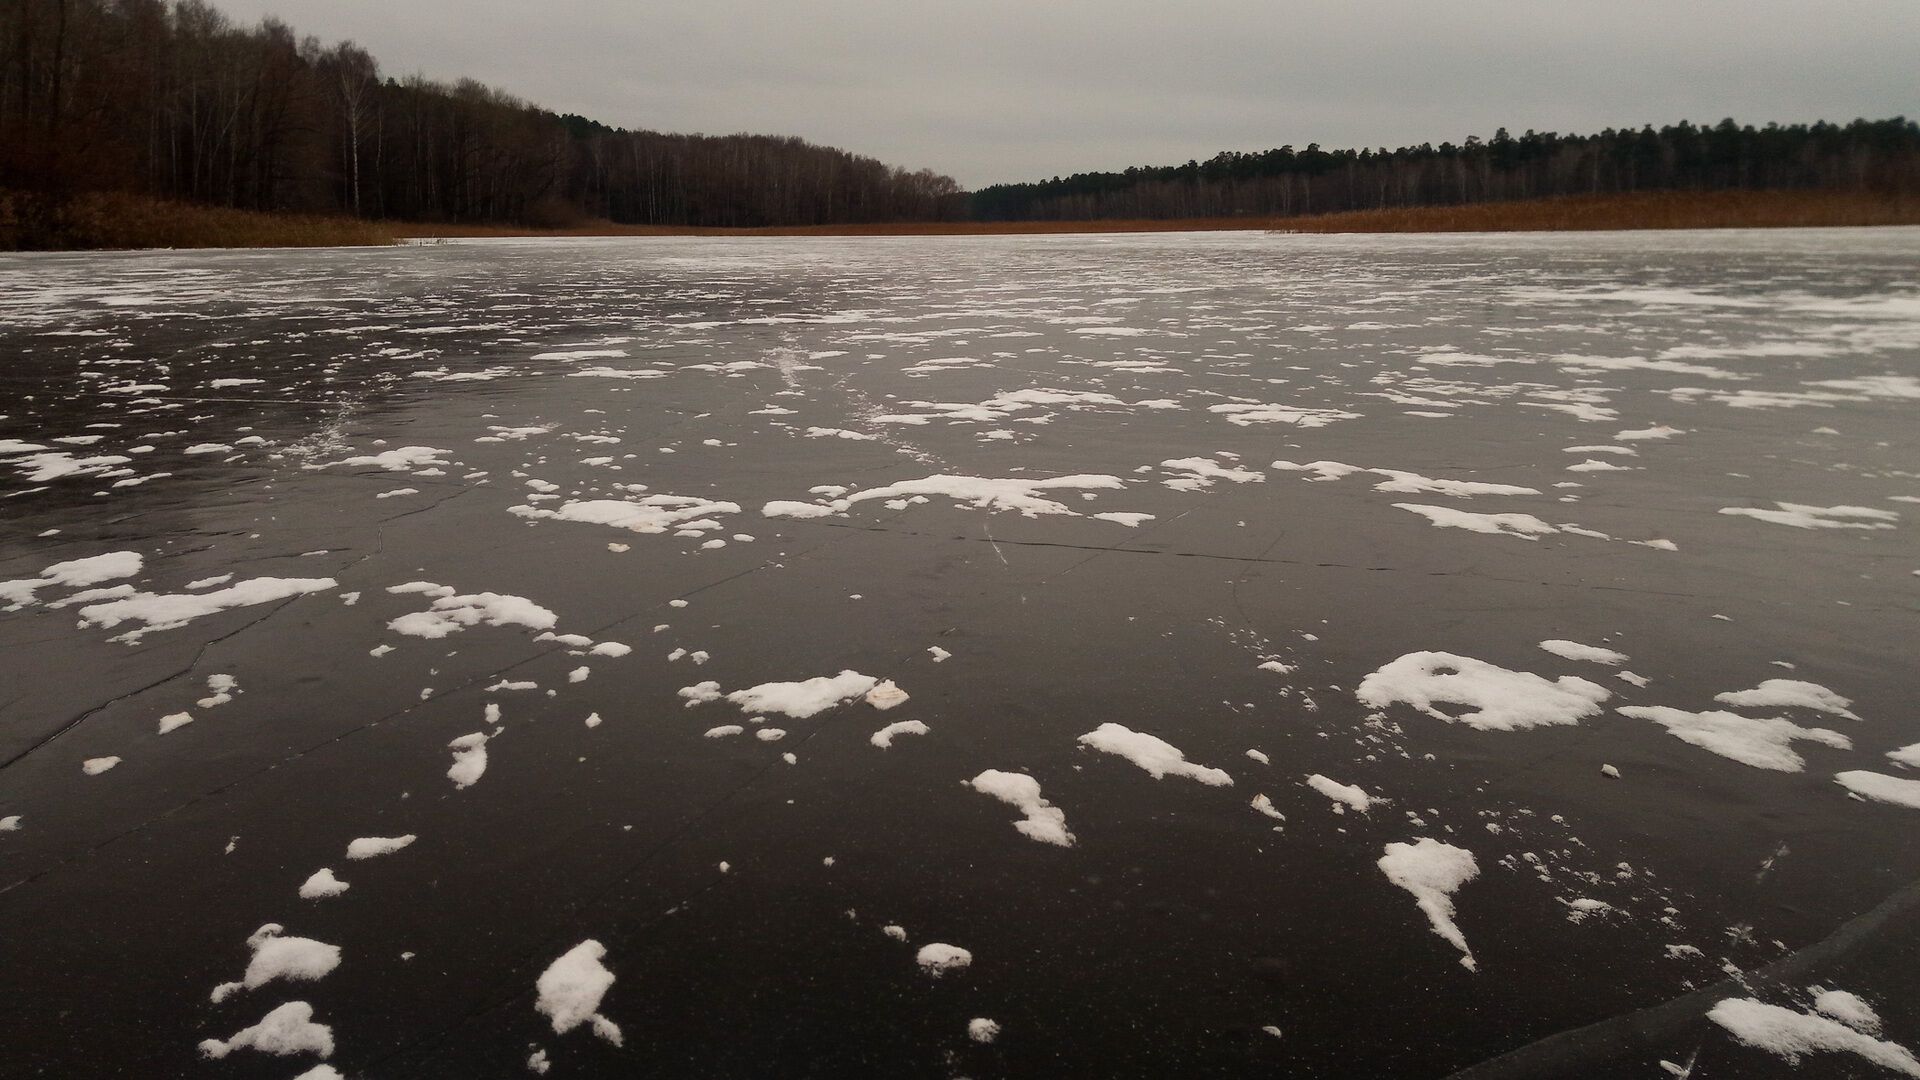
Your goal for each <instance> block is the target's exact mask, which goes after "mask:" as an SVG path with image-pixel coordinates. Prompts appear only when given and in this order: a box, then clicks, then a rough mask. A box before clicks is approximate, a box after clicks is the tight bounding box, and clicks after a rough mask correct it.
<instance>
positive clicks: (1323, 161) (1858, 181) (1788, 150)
mask: <svg viewBox="0 0 1920 1080" xmlns="http://www.w3.org/2000/svg"><path fill="white" fill-rule="evenodd" d="M1806 189H1825V190H1840V191H1874V192H1888V193H1895V194H1913V193H1916V192H1920V125H1917V124H1915V123H1914V122H1912V121H1910V120H1907V119H1905V118H1904V117H1896V118H1894V119H1891V120H1855V121H1853V122H1852V123H1850V124H1845V125H1838V124H1829V123H1818V124H1811V125H1807V124H1795V125H1791V126H1782V125H1779V124H1768V125H1767V126H1766V127H1763V128H1755V127H1752V126H1750V125H1749V126H1741V125H1740V124H1737V123H1735V122H1734V121H1732V120H1723V121H1721V122H1720V123H1719V124H1716V125H1714V126H1712V127H1697V126H1695V125H1693V124H1690V123H1685V122H1682V123H1679V124H1674V125H1672V126H1669V127H1663V128H1659V129H1657V130H1656V129H1654V128H1653V127H1651V126H1649V127H1644V128H1641V129H1640V130H1638V131H1634V130H1631V129H1622V130H1618V131H1616V130H1613V129H1608V130H1606V131H1602V132H1601V133H1600V134H1598V135H1558V134H1554V133H1552V132H1548V133H1545V134H1540V133H1537V132H1533V131H1529V132H1527V133H1526V134H1524V135H1522V136H1520V137H1519V138H1514V137H1512V136H1511V135H1509V134H1508V133H1507V130H1506V129H1505V128H1502V129H1500V130H1499V131H1498V132H1497V133H1495V135H1494V137H1493V138H1492V139H1490V140H1487V141H1484V142H1483V141H1481V140H1480V139H1479V138H1477V137H1476V138H1470V139H1468V140H1466V142H1465V143H1463V144H1461V145H1459V146H1455V145H1454V144H1452V143H1441V144H1440V145H1439V146H1433V145H1431V144H1428V143H1423V144H1421V145H1419V146H1410V147H1402V148H1400V149H1398V150H1388V149H1386V148H1384V147H1382V148H1380V149H1378V150H1364V149H1363V150H1322V149H1321V148H1320V146H1319V144H1317V143H1315V144H1312V145H1309V146H1308V147H1307V148H1306V149H1305V150H1295V149H1294V148H1293V147H1291V146H1283V147H1280V148H1279V149H1277V150H1268V151H1266V152H1264V153H1253V154H1246V153H1234V152H1228V153H1222V154H1218V155H1216V156H1214V157H1212V158H1210V159H1208V160H1207V161H1204V162H1201V161H1189V162H1187V163H1186V164H1185V165H1171V166H1163V167H1136V168H1130V169H1127V170H1126V171H1124V172H1096V173H1078V174H1076V175H1073V176H1069V177H1066V178H1065V179H1062V178H1060V177H1057V176H1056V177H1054V178H1053V179H1051V180H1043V181H1040V182H1038V183H1031V184H996V185H994V186H992V187H988V188H983V189H982V190H980V191H977V192H975V193H974V194H973V196H972V200H971V210H972V215H973V216H974V217H975V218H978V219H981V220H985V221H1036V220H1088V219H1099V218H1201V217H1232V216H1238V215H1261V216H1292V215H1298V214H1324V213H1336V212H1341V211H1349V210H1377V209H1386V208H1393V207H1413V206H1455V205H1465V204H1469V203H1480V202H1494V201H1504V200H1512V199H1535V198H1546V197H1551V196H1561V195H1601V194H1624V193H1633V192H1648V191H1729V190H1806Z"/></svg>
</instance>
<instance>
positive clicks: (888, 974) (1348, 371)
mask: <svg viewBox="0 0 1920 1080" xmlns="http://www.w3.org/2000/svg"><path fill="white" fill-rule="evenodd" d="M0 360H3V361H4V364H3V365H0V386H4V389H5V395H4V399H0V561H3V565H0V608H4V609H5V613H4V614H0V762H4V767H3V768H0V830H3V831H0V998H3V999H4V1000H5V1002H6V1007H5V1008H4V1009H3V1010H0V1074H4V1075H7V1076H50V1077H51V1076H59V1077H79V1076H129V1077H173V1076H185V1077H200V1076H205V1077H268V1078H287V1080H291V1078H293V1077H295V1076H307V1077H312V1078H315V1080H318V1078H321V1077H328V1076H333V1075H335V1073H333V1072H329V1071H327V1070H328V1068H331V1069H335V1070H337V1071H338V1075H341V1076H350V1077H364V1078H376V1077H377V1078H386V1077H394V1078H421V1077H434V1078H440V1077H445V1078H471V1077H482V1076H485V1077H492V1076H522V1075H535V1074H537V1073H541V1072H546V1071H548V1070H551V1071H550V1075H552V1076H554V1077H565V1076H574V1077H601V1076H627V1075H648V1076H689V1077H692V1076H700V1077H722V1076H724V1077H750V1076H769V1075H791V1076H799V1075H818V1076H834V1077H846V1076H887V1077H907V1076H928V1077H953V1076H967V1077H975V1078H985V1077H994V1076H1022V1077H1036V1076H1068V1075H1074V1076H1140V1077H1170V1076H1198V1075H1208V1076H1299V1077H1307V1076H1326V1077H1358V1076H1364V1077H1410V1078H1414V1077H1417V1078H1425V1077H1440V1076H1446V1075H1449V1074H1451V1073H1454V1072H1456V1071H1458V1070H1466V1069H1471V1068H1472V1067H1474V1066H1476V1065H1480V1068H1479V1070H1478V1071H1472V1072H1469V1073H1468V1075H1471V1076H1485V1077H1520V1076H1540V1077H1554V1076H1615V1075H1619V1076H1634V1077H1660V1076H1665V1075H1668V1074H1669V1072H1674V1071H1675V1070H1685V1069H1687V1068H1691V1069H1692V1072H1691V1074H1690V1075H1691V1076H1692V1077H1694V1078H1697V1080H1698V1078H1709V1077H1714V1078H1718V1077H1764V1076H1773V1075H1788V1074H1790V1073H1793V1072H1794V1067H1793V1065H1792V1064H1791V1063H1790V1061H1789V1060H1788V1058H1787V1057H1785V1056H1782V1055H1781V1054H1780V1053H1777V1052H1775V1050H1778V1049H1780V1048H1781V1047H1782V1045H1783V1044H1782V1043H1781V1042H1780V1040H1781V1039H1783V1038H1786V1037H1792V1038H1797V1039H1800V1040H1801V1045H1802V1047H1803V1048H1805V1047H1809V1046H1810V1047H1812V1048H1813V1049H1812V1050H1810V1051H1809V1053H1810V1054H1811V1056H1807V1057H1803V1058H1802V1059H1801V1061H1800V1066H1801V1068H1802V1069H1804V1070H1805V1072H1806V1073H1807V1074H1811V1075H1821V1076H1880V1075H1900V1074H1901V1072H1902V1070H1905V1071H1906V1072H1907V1074H1908V1075H1920V1065H1912V1062H1913V1059H1912V1057H1910V1056H1906V1057H1903V1056H1902V1055H1905V1054H1907V1052H1908V1050H1910V1049H1915V1048H1920V994H1916V989H1920V976H1917V975H1916V974H1915V972H1916V971H1920V966H1916V965H1917V964H1920V843H1917V842H1916V840H1915V837H1916V835H1920V831H1917V829H1920V692H1917V691H1920V675H1917V674H1916V670H1917V669H1916V642H1920V576H1916V575H1920V424H1917V423H1916V414H1917V411H1920V230H1913V229H1906V230H1901V229H1887V230H1849V231H1831V232H1826V231H1805V232H1767V233H1760V232H1751V233H1749V232H1716V233H1667V234H1604V235H1567V236H1481V237H1446V236H1431V237H1305V236H1263V235H1257V234H1233V235H1228V234H1220V235H1160V236H1121V237H1033V238H1005V239H937V238H935V239H875V240H839V239H836V240H795V239H778V240H764V241H746V240H741V241H707V240H693V239H686V240H680V239H674V240H569V241H499V242H464V243H453V244H445V245H422V246H411V247H402V248H395V249H378V250H331V251H313V252H305V251H303V252H216V253H140V254H85V255H35V256H0ZM382 841H384V842H382ZM969 958H970V962H968V959H969ZM609 979H611V981H610V982H609ZM1831 991H1845V992H1847V993H1848V994H1852V995H1857V1000H1856V999H1855V998H1852V997H1847V996H1846V995H1844V994H1843V995H1835V994H1833V993H1831ZM1729 1003H1731V1004H1729ZM1863 1007H1864V1008H1870V1009H1872V1010H1873V1011H1874V1012H1876V1013H1877V1020H1878V1022H1877V1023H1875V1022H1872V1021H1870V1020H1869V1019H1868V1018H1867V1017H1866V1016H1865V1015H1863V1014H1862V1013H1861V1011H1860V1010H1861V1009H1862V1008H1863ZM1640 1010H1647V1011H1644V1012H1641V1011H1640ZM1709 1010H1712V1013H1713V1015H1712V1016H1709V1015H1708V1013H1709ZM1589 1025H1601V1026H1600V1027H1597V1028H1592V1029H1590V1030H1586V1031H1577V1030H1576V1029H1582V1028H1587V1027H1588V1026H1589ZM1769 1045H1771V1046H1773V1047H1774V1049H1773V1050H1770V1049H1768V1046H1769ZM1902 1047H1905V1048H1907V1049H1902ZM1508 1054H1511V1055H1512V1056H1510V1057H1507V1058H1504V1059H1501V1060H1497V1061H1495V1060H1493V1059H1499V1058H1501V1056H1502V1055H1508ZM1662 1060H1665V1061H1667V1062H1670V1063H1672V1064H1673V1067H1674V1068H1673V1069H1672V1070H1667V1071H1663V1070H1662V1068H1661V1066H1660V1062H1661V1061H1662ZM1876 1062H1877V1064H1876ZM1482 1063H1485V1064H1482ZM1910 1065H1911V1066H1912V1067H1911V1068H1909V1066H1910ZM309 1070H312V1071H309Z"/></svg>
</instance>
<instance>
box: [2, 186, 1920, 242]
mask: <svg viewBox="0 0 1920 1080" xmlns="http://www.w3.org/2000/svg"><path fill="white" fill-rule="evenodd" d="M5 194H6V193H4V192H0V196H4V195H5ZM0 202H4V200H0ZM72 207H73V212H71V213H69V214H68V215H67V218H66V220H63V221H61V222H59V223H58V225H57V226H56V227H55V228H54V229H53V230H51V231H50V232H43V233H42V234H41V235H31V234H29V233H27V232H23V231H18V230H17V229H16V231H15V232H13V233H9V232H8V230H7V229H6V228H4V227H0V250H3V251H133V250H168V249H172V250H182V249H196V248H238V249H256V248H276V247H379V246H388V245H393V244H402V243H408V242H421V241H433V240H466V239H509V238H546V239H562V238H571V237H579V238H593V237H706V238H726V237H740V238H758V237H822V238H826V237H840V238H871V237H932V236H951V237H969V236H1065V235H1113V234H1122V233H1175V232H1272V233H1496V232H1616V231H1641V230H1662V231H1664V230H1681V229H1767V228H1835V227H1856V226H1858V227H1872V226H1889V225H1920V193H1876V192H1848V191H1713V192H1682V191H1663V192H1646V193H1640V194H1630V195H1577V196H1561V197H1556V198H1551V199H1532V200H1523V201H1514V202H1489V203H1472V204H1467V205H1462V206H1420V207H1406V208H1399V209H1385V210H1355V211H1345V212H1340V213H1332V214H1315V215H1306V216H1292V217H1288V216H1268V215H1247V216H1243V217H1225V218H1220V217H1215V218H1155V219H1115V220H1083V221H917V222H894V223H881V224H863V225H797V226H761V227H745V228H718V227H708V226H680V225H620V224H615V223H613V222H607V221H590V222H585V223H582V224H579V225H574V226H569V227H564V228H528V227H520V226H512V225H490V224H488V225H481V224H450V223H444V222H404V221H373V220H359V219H353V218H342V217H323V216H311V215H306V216H303V215H281V214H268V213H259V212H253V211H244V210H232V209H225V208H220V207H205V206H195V205H189V204H184V203H169V202H164V201H160V200H154V199H146V198H142V197H139V196H132V195H125V194H111V193H103V194H96V195H90V196H82V197H80V198H79V199H78V200H76V201H75V202H74V203H73V204H72ZM5 216H6V215H4V214H0V219H4V218H5ZM6 224H7V222H6V221H5V220H0V226H5V225H6ZM16 224H17V223H16Z"/></svg>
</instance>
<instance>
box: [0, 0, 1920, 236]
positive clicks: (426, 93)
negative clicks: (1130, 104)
mask: <svg viewBox="0 0 1920 1080" xmlns="http://www.w3.org/2000/svg"><path fill="white" fill-rule="evenodd" d="M0 12H4V15H0V41H4V42H6V43H7V47H5V48H4V49H0V191H10V192H13V193H15V194H14V196H13V197H12V199H11V200H10V202H11V204H12V205H13V209H12V210H11V211H10V213H11V214H12V215H13V216H15V217H17V218H20V219H22V220H23V221H25V222H26V223H27V224H26V231H27V232H29V233H31V232H33V229H34V226H33V221H34V219H36V218H44V217H50V216H53V217H57V216H58V214H59V213H60V207H61V205H62V200H64V199H65V198H67V197H68V196H70V195H73V194H76V193H97V192H116V193H127V194H133V195H139V196H145V197H151V198H157V199H166V200H178V201H183V202H191V203H196V204H201V205H206V206H210V207H219V208H230V209H239V210H249V211H265V212H269V213H276V214H309V215H340V216H346V217H352V218H359V219H365V220H374V221H401V222H443V223H458V224H497V225H506V226H514V227H524V228H565V227H577V226H580V225H582V224H585V223H589V222H595V221H599V222H607V223H611V224H618V225H638V226H684V227H710V228H765V227H788V226H831V225H857V224H878V223H895V222H932V221H964V220H973V221H984V222H995V221H999V222H1018V221H1062V220H1065V221H1075V220H1086V221H1093V220H1116V219H1124V220H1167V219H1186V218H1221V217H1236V216H1298V215H1316V214H1326V213H1340V212H1350V211H1362V210H1385V209H1395V208H1408V207H1432V206H1457V205H1467V204H1472V203H1478V202H1489V201H1508V200H1519V199H1535V198H1543V197H1554V196H1569V195H1577V196H1590V195H1603V194H1631V193H1640V192H1653V191H1670V190H1681V191H1720V190H1795V191H1808V190H1829V191H1848V192H1875V193H1884V194H1888V195H1893V196H1899V197H1906V196H1910V195H1911V194H1913V193H1914V192H1916V191H1920V124H1916V123H1915V122H1913V121H1910V120H1907V119H1905V118H1904V117H1892V118H1889V119H1878V120H1872V119H1857V120H1853V121H1851V122H1846V123H1834V122H1826V121H1821V122H1817V123H1811V124H1805V123H1801V124H1785V125H1783V124H1779V123H1768V124H1765V125H1764V126H1758V127H1756V126H1754V125H1752V124H1744V125H1743V124H1741V123H1738V122H1736V121H1734V120H1732V119H1726V120H1722V121H1720V122H1718V123H1716V124H1712V125H1696V124H1694V123H1691V122H1688V121H1680V122H1677V123H1672V124H1668V125H1666V126H1663V127H1659V128H1655V127H1653V126H1652V125H1650V124H1647V125H1643V126H1641V127H1638V128H1631V127H1623V128H1618V129H1615V128H1609V129H1606V130H1603V131H1601V132H1599V133H1597V134H1588V135H1578V134H1572V135H1563V134H1559V133H1554V132H1535V131H1532V130H1528V131H1525V132H1524V133H1523V134H1521V135H1518V136H1514V135H1511V134H1509V132H1508V130H1507V129H1505V128H1501V129H1499V130H1497V131H1496V132H1494V133H1493V134H1492V135H1491V136H1489V137H1486V138H1484V139H1483V138H1481V137H1478V136H1471V137H1468V138H1465V139H1464V140H1462V141H1461V142H1460V143H1457V144H1456V143H1453V142H1450V141H1449V142H1441V143H1439V144H1437V145H1436V144H1433V143H1422V144H1419V145H1416V146H1403V147H1400V148H1397V149H1388V148H1386V147H1377V148H1366V147H1361V148H1357V149H1335V150H1328V149H1323V148H1322V147H1321V146H1320V145H1319V144H1317V143H1314V144H1308V145H1307V146H1306V147H1305V148H1304V149H1296V148H1295V147H1294V146H1293V145H1281V146H1278V147H1275V148H1271V149H1267V150H1262V151H1255V152H1244V151H1238V150H1224V151H1222V152H1220V153H1218V154H1216V155H1215V156H1213V157H1211V158H1209V159H1207V160H1205V161H1199V160H1189V161H1187V162H1185V163H1184V164H1152V163H1146V164H1140V165H1136V166H1133V167H1130V168H1127V169H1124V170H1119V171H1105V172H1102V171H1088V172H1081V173H1075V174H1072V175H1069V176H1066V177H1060V176H1055V177H1051V178H1047V179H1040V180H1034V181H1030V182H1019V183H1004V184H992V185H987V186H984V187H981V188H979V189H977V190H974V191H967V190H964V189H963V188H962V187H961V185H960V184H958V183H957V182H956V181H955V180H953V179H952V178H951V177H949V176H946V175H943V174H940V173H936V172H934V171H933V170H931V169H925V168H921V169H917V170H916V169H910V168H907V167H904V166H902V165H899V164H890V163H886V162H882V161H880V160H878V159H876V158H873V157H868V156H864V155H862V154H859V153H857V152H854V151H850V150H846V149H840V148H836V147H830V146H822V145H817V144H814V143H811V142H808V141H806V140H803V139H800V138H797V137H793V136H782V135H752V134H732V135H720V136H709V135H700V134H672V133H663V132H659V131H652V130H645V129H639V130H636V129H628V128H623V127H616V126H611V125H609V124H606V123H602V122H600V121H598V120H595V119H591V118H588V117H584V116H579V115H575V114H572V113H556V112H554V111H551V110H548V109H545V108H543V107H541V106H539V105H537V104H534V103H530V102H527V101H524V100H522V99H521V98H519V97H517V96H515V95H513V94H511V93H508V92H506V91H503V90H499V89H496V88H493V87H491V86H488V85H486V84H484V83H482V82H480V81H477V80H475V79H472V78H461V79H459V80H457V81H455V82H451V83H447V82H438V81H434V80H430V79H428V78H425V77H424V76H419V75H414V76H407V77H400V78H396V77H394V76H393V75H391V74H387V73H384V72H383V71H382V69H381V66H380V63H379V61H378V60H377V59H376V58H375V57H373V56H372V55H371V54H370V53H368V52H367V51H366V50H364V49H362V48H360V47H359V46H356V45H354V44H353V43H351V42H340V43H337V44H334V45H330V46H329V45H323V44H322V43H321V41H320V40H319V39H318V38H316V37H313V36H301V35H300V34H298V33H296V31H295V30H294V29H293V28H292V27H290V26H288V25H286V24H285V23H283V22H280V21H279V20H277V19H272V18H269V19H265V20H263V21H262V22H260V23H259V24H257V25H255V26H243V25H240V24H238V23H236V22H235V21H234V20H232V19H230V18H228V17H226V16H224V15H223V14H221V13H220V12H219V11H218V10H217V9H215V8H214V7H212V6H210V5H208V4H206V3H203V2H201V0H11V2H10V3H8V4H6V5H5V6H4V8H0Z"/></svg>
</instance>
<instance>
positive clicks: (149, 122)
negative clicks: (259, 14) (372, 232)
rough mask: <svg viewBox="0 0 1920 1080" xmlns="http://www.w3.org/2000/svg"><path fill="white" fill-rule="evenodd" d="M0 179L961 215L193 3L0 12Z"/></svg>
mask: <svg viewBox="0 0 1920 1080" xmlns="http://www.w3.org/2000/svg"><path fill="white" fill-rule="evenodd" d="M0 189H12V190H14V191H15V192H16V193H27V194H28V195H29V196H32V197H37V198H42V199H45V200H49V201H57V200H59V199H61V198H63V197H66V196H69V195H72V194H75V193H81V192H99V191H118V192H130V193H136V194H140V195H146V196H153V197H156V198H164V199H178V200H187V201H192V202H198V203H205V204H209V205H214V206H221V207H233V208H238V209H244V210H265V211H274V212H281V213H288V212H291V213H322V214H324V213H343V214H351V215H356V216H360V217H365V218H375V219H399V220H410V221H444V222H471V223H501V224H513V225H534V226H557V225H567V224H573V223H576V222H578V221H581V220H584V219H587V218H605V219H610V220H612V221H615V222H619V223H623V224H638V225H697V226H722V227H724V226H767V225H832V224H843V223H859V222H888V221H920V220H935V219H942V218H950V217H959V216H964V213H965V197H964V195H962V193H961V192H960V189H959V186H958V185H957V184H955V183H954V181H953V180H952V179H950V178H948V177H945V176H940V175H937V174H935V173H933V172H931V171H927V170H922V171H919V172H909V171H907V170H904V169H899V168H893V167H889V166H887V165H885V164H883V163H881V162H879V161H875V160H873V159H872V158H866V157H860V156H857V155H854V154H850V153H848V152H846V151H844V150H836V149H833V148H831V147H824V146H816V145H813V144H811V143H808V142H805V141H803V140H801V139H797V138H781V137H769V136H758V135H728V136H719V137H709V136H701V135H669V134H661V133H658V132H652V131H627V130H623V129H619V128H613V127H607V126H605V125H602V124H598V123H595V122H593V121H589V120H586V119H583V118H581V117H576V116H570V115H569V116H559V115H555V114H553V113H551V112H548V111H546V110H543V109H540V108H537V107H535V106H533V105H530V104H528V103H526V102H523V101H520V100H518V99H517V98H514V97H512V96H510V95H508V94H505V93H502V92H500V91H498V90H494V89H491V88H489V87H487V86H484V85H482V84H480V83H478V82H474V81H472V80H466V79H463V80H461V81H459V82H457V83H454V84H451V85H448V84H444V83H438V82H432V81H429V80H427V79H424V78H420V77H409V78H404V79H394V78H389V77H383V75H382V73H381V71H380V68H379V65H378V63H377V62H376V61H375V60H374V58H373V57H372V56H370V55H368V54H367V52H366V51H365V50H363V49H360V48H358V47H357V46H354V45H352V44H350V43H343V44H337V45H332V46H323V45H322V44H321V43H320V42H319V41H318V40H317V39H315V38H312V37H298V36H296V35H295V33H294V31H293V30H292V29H291V28H290V27H288V26H287V25H286V24H284V23H281V22H279V21H277V20H273V19H268V20H266V21H264V22H262V23H260V24H259V25H258V26H240V25H237V24H235V23H234V22H233V21H231V20H229V19H228V18H227V17H226V16H224V15H222V14H221V13H220V12H218V11H216V10H214V9H213V8H212V7H210V6H208V5H207V4H205V3H203V2H201V0H179V2H169V0H0Z"/></svg>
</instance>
